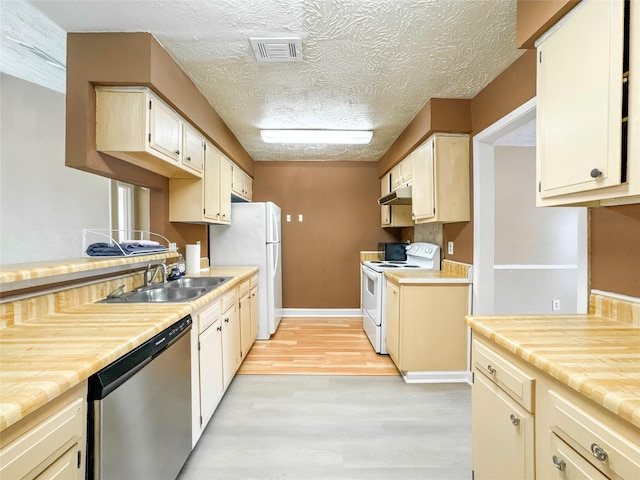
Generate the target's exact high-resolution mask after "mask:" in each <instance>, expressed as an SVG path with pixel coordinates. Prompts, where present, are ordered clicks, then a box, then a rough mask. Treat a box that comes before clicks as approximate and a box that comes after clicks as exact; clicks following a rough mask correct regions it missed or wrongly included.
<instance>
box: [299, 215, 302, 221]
mask: <svg viewBox="0 0 640 480" xmlns="http://www.w3.org/2000/svg"><path fill="white" fill-rule="evenodd" d="M298 221H299V222H301V221H302V214H300V215H298Z"/></svg>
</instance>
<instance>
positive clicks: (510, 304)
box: [473, 98, 588, 315]
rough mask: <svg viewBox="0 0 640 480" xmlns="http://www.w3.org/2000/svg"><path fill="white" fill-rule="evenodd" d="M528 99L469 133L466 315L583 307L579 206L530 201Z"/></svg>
mask: <svg viewBox="0 0 640 480" xmlns="http://www.w3.org/2000/svg"><path fill="white" fill-rule="evenodd" d="M535 118H536V103H535V98H534V99H532V100H530V101H528V102H526V103H525V104H523V105H522V106H520V107H518V108H517V109H516V110H514V111H513V112H511V113H510V114H508V115H507V116H505V117H504V118H502V119H500V120H498V121H497V122H496V123H494V124H493V125H491V126H490V127H488V128H486V129H485V130H483V131H482V132H480V133H479V134H478V135H476V136H475V137H474V138H473V178H474V252H473V253H474V269H473V313H474V314H475V315H493V314H496V315H498V314H513V315H526V314H564V313H585V312H586V311H587V307H588V249H587V235H588V221H587V209H586V208H584V207H553V208H537V207H535Z"/></svg>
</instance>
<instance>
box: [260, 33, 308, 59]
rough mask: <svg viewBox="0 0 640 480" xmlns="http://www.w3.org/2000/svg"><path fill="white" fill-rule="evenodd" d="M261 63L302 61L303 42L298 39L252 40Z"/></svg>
mask: <svg viewBox="0 0 640 480" xmlns="http://www.w3.org/2000/svg"><path fill="white" fill-rule="evenodd" d="M249 41H250V42H251V46H252V47H253V51H254V53H255V54H256V59H257V60H258V61H259V62H300V61H302V40H301V39H300V38H296V37H283V38H250V39H249Z"/></svg>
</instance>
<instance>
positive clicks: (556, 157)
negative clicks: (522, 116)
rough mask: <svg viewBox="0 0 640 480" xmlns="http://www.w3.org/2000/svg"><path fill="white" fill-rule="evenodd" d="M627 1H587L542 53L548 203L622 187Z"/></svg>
mask: <svg viewBox="0 0 640 480" xmlns="http://www.w3.org/2000/svg"><path fill="white" fill-rule="evenodd" d="M624 3H625V2H622V1H609V2H603V1H597V0H590V1H584V2H582V3H581V5H580V6H579V7H578V8H577V9H576V10H575V11H574V12H572V13H570V14H569V17H568V18H567V20H566V21H565V22H564V23H562V24H561V25H560V26H559V27H558V28H557V30H555V31H554V32H553V33H551V34H550V35H549V36H548V38H546V39H545V40H544V41H543V42H542V43H541V44H540V46H539V47H538V69H537V114H536V116H537V161H538V182H539V183H538V192H539V196H540V197H541V198H547V197H554V196H558V195H563V194H568V193H574V192H585V191H589V190H593V189H598V188H603V187H608V186H614V185H618V184H620V182H621V161H620V159H621V145H622V139H621V119H622V70H623V67H622V54H623V50H622V49H623V35H624V26H623V16H624V15H623V12H624Z"/></svg>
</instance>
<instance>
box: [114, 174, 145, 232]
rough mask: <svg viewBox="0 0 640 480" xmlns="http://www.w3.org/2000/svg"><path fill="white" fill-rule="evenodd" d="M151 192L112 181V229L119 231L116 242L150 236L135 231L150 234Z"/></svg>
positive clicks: (136, 186) (143, 188)
mask: <svg viewBox="0 0 640 480" xmlns="http://www.w3.org/2000/svg"><path fill="white" fill-rule="evenodd" d="M150 219H151V214H150V190H149V189H148V188H146V187H140V186H138V185H132V184H130V183H125V182H121V181H119V180H111V229H112V230H114V231H117V235H115V236H116V238H115V239H116V240H117V241H119V242H120V241H123V240H131V239H138V240H141V239H146V240H148V239H149V238H148V235H146V236H142V237H141V236H140V235H136V234H134V232H133V231H134V230H144V231H145V232H148V231H149V229H150V222H151V220H150Z"/></svg>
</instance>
